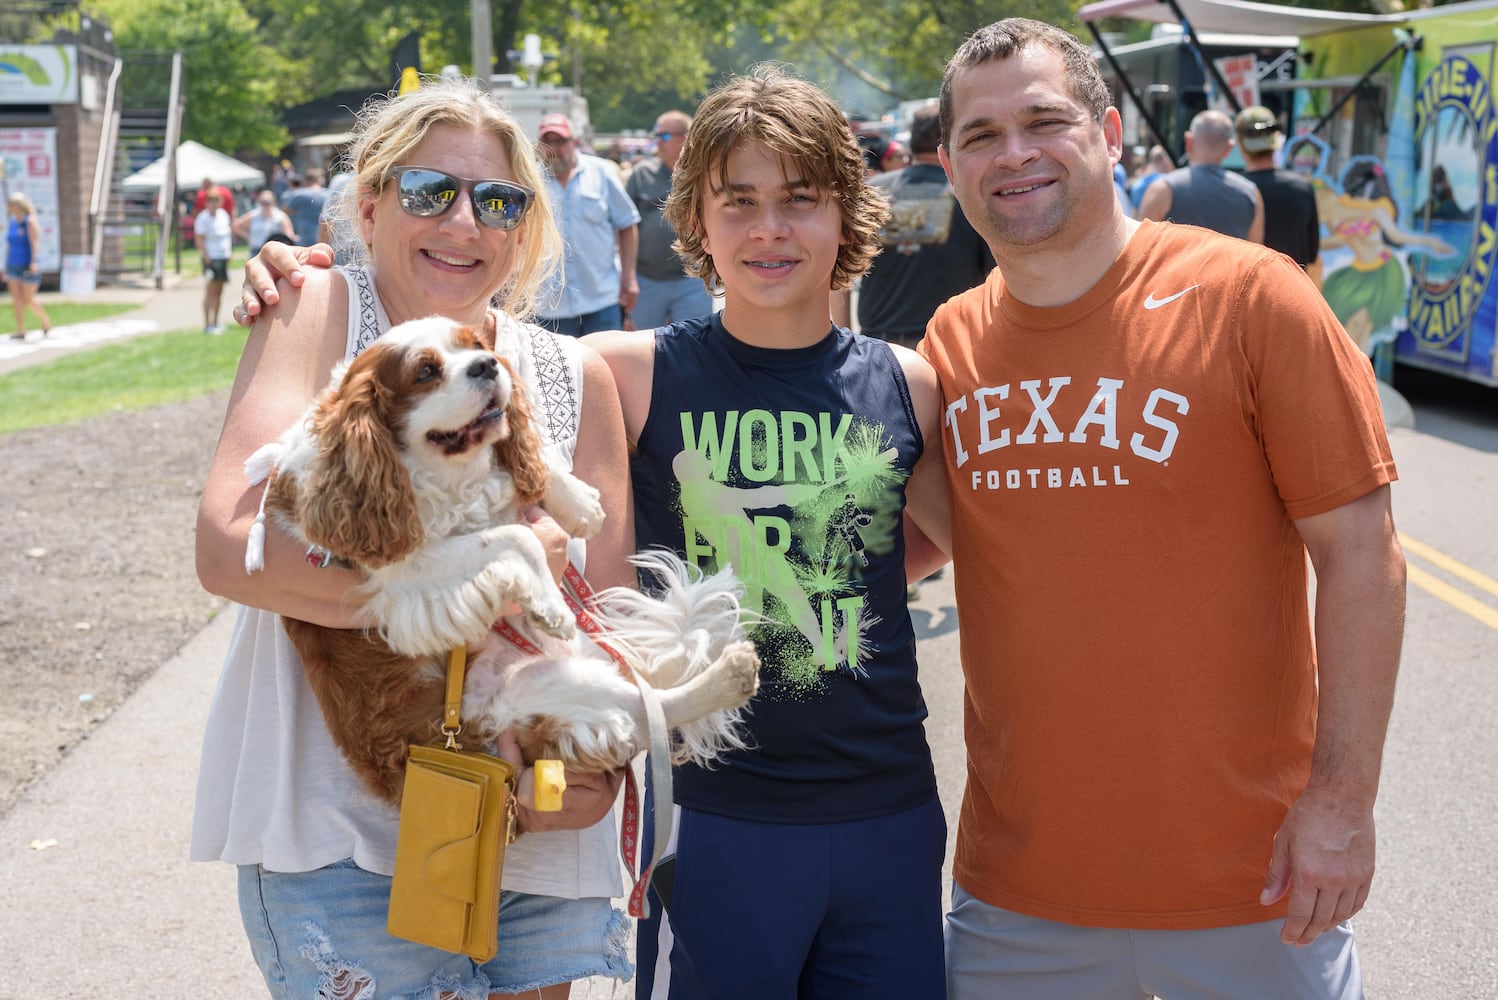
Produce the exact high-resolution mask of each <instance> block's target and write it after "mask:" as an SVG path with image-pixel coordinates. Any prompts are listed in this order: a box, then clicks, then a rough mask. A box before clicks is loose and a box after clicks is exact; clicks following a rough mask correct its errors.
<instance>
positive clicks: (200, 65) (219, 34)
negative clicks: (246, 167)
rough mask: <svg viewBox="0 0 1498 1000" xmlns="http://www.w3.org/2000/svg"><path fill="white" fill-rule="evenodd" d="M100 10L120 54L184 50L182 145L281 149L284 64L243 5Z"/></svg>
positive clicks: (169, 3) (110, 6) (101, 4)
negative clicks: (186, 142)
mask: <svg viewBox="0 0 1498 1000" xmlns="http://www.w3.org/2000/svg"><path fill="white" fill-rule="evenodd" d="M98 8H99V12H100V13H101V14H103V15H104V16H105V17H106V18H107V19H108V20H109V22H110V24H111V25H112V27H113V29H114V37H115V45H116V46H117V47H118V48H119V49H120V50H121V51H128V50H132V49H136V50H158V51H160V50H168V51H169V50H172V49H181V50H182V52H183V56H184V62H185V66H186V68H185V86H184V93H185V96H186V103H185V111H184V117H183V125H182V137H183V138H184V139H194V140H196V141H198V142H201V143H203V144H204V145H206V146H211V147H213V148H215V149H222V150H226V151H229V152H241V151H251V150H253V151H258V152H265V153H275V152H277V151H278V150H279V149H280V148H281V147H282V146H284V145H285V144H286V141H287V139H288V135H287V132H286V130H285V129H284V128H282V127H281V124H280V121H279V107H280V104H281V101H280V97H281V95H280V93H279V91H278V87H277V84H276V80H277V79H278V74H280V73H281V72H282V71H283V69H284V61H283V60H282V58H281V57H280V55H279V54H278V53H277V52H276V50H275V49H274V48H273V47H271V46H267V45H265V44H263V40H262V38H261V36H260V35H259V32H258V28H259V26H258V25H257V24H256V22H255V20H254V19H253V18H251V17H250V15H249V14H248V13H246V12H245V9H244V7H243V5H242V4H241V3H240V0H98ZM126 99H127V100H132V101H133V100H136V99H137V96H136V95H126ZM163 103H164V102H163Z"/></svg>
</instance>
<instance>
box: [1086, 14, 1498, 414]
mask: <svg viewBox="0 0 1498 1000" xmlns="http://www.w3.org/2000/svg"><path fill="white" fill-rule="evenodd" d="M1079 16H1080V17H1081V19H1082V20H1083V22H1084V23H1085V24H1087V25H1088V26H1089V28H1091V29H1092V30H1093V34H1094V38H1095V40H1096V42H1097V44H1098V46H1099V48H1100V50H1101V52H1100V55H1101V58H1102V60H1103V62H1104V63H1105V65H1110V56H1109V53H1110V52H1111V51H1112V47H1110V46H1109V44H1108V40H1107V38H1106V37H1105V35H1104V33H1103V32H1102V31H1101V30H1100V27H1099V23H1100V22H1102V23H1107V20H1106V19H1109V18H1127V19H1132V20H1138V21H1147V22H1155V23H1160V24H1169V25H1179V31H1180V38H1181V41H1182V44H1184V45H1187V46H1196V48H1197V50H1198V51H1200V42H1199V39H1200V38H1201V37H1202V36H1203V35H1204V34H1206V33H1211V34H1214V35H1218V34H1241V35H1253V36H1264V35H1266V34H1268V35H1272V36H1279V37H1288V38H1293V39H1294V41H1295V46H1294V52H1295V56H1294V58H1293V59H1292V60H1291V62H1292V63H1293V65H1294V74H1293V77H1290V78H1288V79H1287V78H1286V75H1285V73H1284V72H1283V67H1284V64H1283V63H1276V64H1273V65H1272V66H1266V65H1262V62H1263V61H1262V58H1261V59H1260V63H1261V65H1259V66H1256V67H1255V68H1254V71H1253V72H1254V76H1255V79H1254V80H1253V81H1251V83H1252V85H1251V86H1250V85H1246V84H1245V83H1244V81H1243V79H1242V74H1241V73H1240V74H1239V76H1238V77H1237V78H1235V79H1232V80H1230V79H1229V77H1228V75H1227V74H1226V73H1224V72H1223V71H1224V69H1228V70H1231V69H1232V68H1233V67H1232V66H1231V65H1230V64H1227V63H1225V62H1224V61H1223V60H1221V59H1218V60H1215V61H1214V60H1211V59H1205V58H1203V60H1202V65H1203V67H1204V73H1203V84H1202V86H1203V90H1204V93H1205V97H1206V102H1207V104H1206V106H1221V107H1222V108H1223V110H1226V111H1228V112H1229V113H1232V112H1236V111H1237V110H1239V109H1240V108H1241V107H1242V106H1243V105H1244V104H1246V103H1261V104H1264V105H1266V106H1268V107H1270V108H1272V109H1274V110H1276V111H1277V112H1280V113H1281V115H1282V119H1281V120H1282V121H1283V122H1284V123H1285V131H1286V135H1287V136H1288V137H1289V138H1288V140H1287V141H1286V143H1285V145H1284V148H1283V150H1282V155H1283V159H1284V165H1285V166H1286V167H1287V168H1290V169H1295V170H1299V171H1301V172H1303V173H1305V174H1306V175H1307V176H1308V177H1309V178H1310V179H1311V180H1312V183H1313V185H1314V186H1315V188H1316V192H1317V208H1318V212H1319V214H1320V217H1321V222H1322V244H1321V252H1322V266H1323V270H1324V283H1323V292H1324V293H1325V295H1326V297H1327V301H1328V302H1329V303H1331V305H1332V308H1333V310H1334V311H1335V312H1336V313H1337V315H1338V318H1339V319H1341V320H1342V323H1343V325H1344V326H1345V327H1346V328H1347V330H1348V333H1349V335H1351V336H1352V337H1353V338H1354V339H1355V340H1356V341H1357V342H1358V343H1359V344H1360V345H1362V346H1363V347H1364V349H1365V350H1367V351H1368V352H1369V353H1370V355H1372V356H1373V358H1374V360H1375V366H1376V367H1377V368H1378V370H1379V374H1380V376H1381V377H1383V378H1385V379H1388V378H1390V377H1391V374H1392V360H1398V361H1399V362H1402V363H1405V364H1409V365H1414V366H1417V367H1420V368H1427V369H1431V370H1435V371H1439V372H1444V373H1446V374H1449V375H1453V376H1456V377H1459V378H1465V379H1469V380H1471V381H1474V382H1480V383H1483V384H1486V385H1494V386H1498V356H1495V352H1494V329H1495V323H1498V283H1495V282H1494V281H1493V272H1494V269H1495V265H1498V109H1495V107H1494V102H1493V91H1492V80H1493V75H1494V72H1495V68H1498V67H1495V63H1494V58H1495V52H1498V0H1469V2H1464V3H1455V4H1450V5H1447V6H1444V7H1433V8H1427V9H1422V10H1417V11H1408V12H1402V13H1397V14H1381V15H1380V14H1349V13H1343V12H1338V11H1321V10H1310V9H1305V8H1295V7H1278V6H1272V5H1268V4H1262V3H1253V2H1247V0H1101V2H1098V3H1093V4H1090V5H1088V6H1086V7H1083V8H1082V10H1081V11H1080V12H1079ZM1115 71H1116V68H1115ZM1151 82H1152V81H1150V80H1137V79H1131V80H1130V81H1129V84H1128V85H1127V86H1123V85H1121V86H1120V87H1119V91H1120V99H1121V100H1128V101H1130V103H1133V101H1134V95H1139V96H1140V97H1141V98H1142V97H1143V94H1144V92H1145V89H1146V88H1148V87H1149V86H1150V84H1151ZM1247 98H1257V99H1254V100H1249V99H1247ZM1154 109H1155V106H1154V105H1152V104H1150V103H1148V102H1144V101H1141V102H1140V103H1138V104H1136V108H1135V110H1136V112H1137V113H1138V115H1139V116H1141V118H1147V117H1149V116H1150V115H1151V113H1152V111H1153V110H1154ZM1391 359H1392V360H1391Z"/></svg>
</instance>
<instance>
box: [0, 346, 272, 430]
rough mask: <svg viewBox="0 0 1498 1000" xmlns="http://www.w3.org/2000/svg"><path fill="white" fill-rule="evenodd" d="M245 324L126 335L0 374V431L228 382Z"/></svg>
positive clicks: (187, 394) (151, 402) (188, 394)
mask: <svg viewBox="0 0 1498 1000" xmlns="http://www.w3.org/2000/svg"><path fill="white" fill-rule="evenodd" d="M248 334H249V331H248V330H246V329H244V328H243V327H236V326H230V327H228V328H227V329H226V330H225V332H224V334H223V335H222V336H219V337H205V336H203V334H202V333H200V332H198V331H196V330H193V331H190V332H189V331H178V332H175V333H158V334H151V335H148V336H142V337H132V338H131V339H129V340H126V341H122V342H120V343H116V344H108V345H105V346H103V347H98V348H95V349H93V350H90V351H83V352H80V353H77V354H70V355H67V356H66V357H63V358H59V359H57V360H56V361H50V362H47V363H45V364H40V365H35V366H33V367H30V368H22V369H20V370H19V371H14V372H11V373H9V374H7V375H0V434H8V433H10V432H11V431H18V430H23V429H25V428H28V427H44V426H50V425H53V424H69V423H76V422H77V421H80V420H87V419H88V418H89V417H96V416H99V415H101V414H105V413H112V412H116V411H122V410H139V409H144V408H145V407H148V406H158V405H160V404H162V403H177V402H181V401H183V400H187V399H194V398H196V397H198V396H203V395H207V394H208V393H210V392H215V391H217V390H219V389H222V388H225V387H227V386H229V385H230V384H231V383H233V381H234V369H235V367H236V366H237V365H238V364H239V355H240V352H241V351H243V350H244V343H245V338H246V336H247V335H248Z"/></svg>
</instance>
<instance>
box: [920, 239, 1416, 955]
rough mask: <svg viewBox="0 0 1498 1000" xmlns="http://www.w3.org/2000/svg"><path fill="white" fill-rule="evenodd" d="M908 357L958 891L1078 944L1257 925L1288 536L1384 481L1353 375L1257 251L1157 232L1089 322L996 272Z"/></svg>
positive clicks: (1287, 710)
mask: <svg viewBox="0 0 1498 1000" xmlns="http://www.w3.org/2000/svg"><path fill="white" fill-rule="evenodd" d="M922 351H923V353H924V354H926V356H927V357H928V358H929V359H930V360H931V362H932V364H933V365H934V366H935V368H936V370H937V372H938V374H939V376H940V378H941V384H942V394H943V397H944V400H945V404H946V410H945V417H944V421H943V430H944V432H945V433H946V434H947V439H946V449H947V453H946V460H947V463H948V466H947V485H948V489H949V491H950V495H951V502H952V522H953V537H952V542H953V545H954V548H955V550H956V551H958V552H961V553H963V555H962V556H961V557H960V558H958V560H957V561H956V566H955V573H954V580H955V585H956V590H957V601H958V607H959V609H960V614H961V619H962V624H963V628H962V663H963V670H964V673H965V675H966V680H967V691H966V696H965V706H964V707H965V725H966V736H967V747H968V783H967V790H966V793H965V795H964V797H963V803H962V815H961V821H960V824H959V827H958V836H957V855H956V862H955V868H954V874H955V876H956V878H957V881H958V882H960V883H961V884H962V886H963V887H964V888H965V889H966V890H967V891H969V892H971V893H972V894H973V895H975V896H977V897H978V898H979V899H982V900H984V901H985V902H988V903H990V904H992V905H995V906H1000V907H1003V908H1005V909H1010V910H1015V911H1018V912H1021V913H1026V914H1030V915H1032V916H1037V917H1042V918H1045V919H1050V920H1059V921H1064V922H1067V923H1072V924H1081V925H1089V926H1104V927H1127V928H1197V927H1215V926H1227V925H1233V924H1243V923H1251V922H1255V921H1260V920H1270V919H1273V918H1275V917H1277V916H1281V915H1283V913H1284V907H1283V904H1281V905H1280V906H1277V907H1263V906H1260V905H1259V902H1258V895H1259V890H1260V889H1261V888H1262V886H1263V882H1264V875H1265V872H1266V871H1267V870H1268V866H1269V855H1270V849H1271V846H1272V842H1273V837H1274V833H1275V831H1276V830H1277V829H1278V827H1279V824H1280V822H1281V820H1282V819H1283V818H1284V815H1285V812H1286V810H1287V809H1288V808H1289V805H1290V803H1291V802H1292V801H1293V800H1294V799H1295V797H1296V796H1297V795H1298V794H1299V792H1300V790H1301V789H1302V788H1303V787H1304V785H1305V781H1306V777H1307V774H1308V772H1309V768H1310V757H1311V748H1312V742H1313V739H1314V735H1315V712H1316V669H1315V656H1314V652H1313V649H1312V641H1311V628H1310V622H1309V612H1308V607H1307V594H1306V576H1307V561H1306V555H1305V549H1304V547H1303V545H1302V543H1301V540H1300V536H1299V535H1298V534H1297V532H1296V529H1295V525H1294V523H1293V521H1292V518H1298V517H1305V516H1308V515H1313V514H1320V513H1324V512H1326V511H1329V510H1332V509H1334V508H1336V507H1338V506H1341V505H1342V504H1345V503H1347V502H1349V501H1352V500H1355V499H1357V498H1358V497H1360V496H1363V495H1364V494H1366V493H1368V492H1369V491H1371V490H1373V489H1375V488H1377V487H1379V486H1381V485H1383V484H1385V483H1388V482H1390V481H1392V480H1393V479H1394V478H1395V472H1394V464H1393V459H1392V457H1391V455H1390V452H1389V446H1388V441H1387V439H1386V437H1385V434H1384V428H1383V418H1382V411H1381V409H1380V405H1379V400H1378V393H1377V388H1376V385H1375V382H1374V379H1373V375H1372V371H1371V368H1370V366H1369V364H1368V360H1367V358H1365V357H1363V356H1362V354H1361V353H1359V352H1358V350H1357V349H1356V347H1355V346H1354V345H1353V343H1352V341H1351V340H1350V339H1349V338H1348V337H1347V335H1346V334H1345V333H1344V332H1343V331H1342V328H1341V327H1340V326H1339V325H1338V323H1337V321H1336V319H1335V318H1334V317H1333V316H1332V313H1331V310H1330V309H1328V308H1327V306H1326V303H1325V302H1324V301H1323V300H1322V298H1321V296H1320V294H1319V293H1318V292H1317V291H1316V289H1315V287H1314V286H1313V285H1312V284H1311V282H1310V281H1309V280H1308V279H1307V278H1306V276H1305V274H1304V273H1303V272H1302V271H1301V270H1300V268H1299V267H1297V266H1296V265H1295V264H1294V263H1292V262H1291V261H1290V260H1289V259H1288V258H1286V257H1283V256H1281V255H1279V254H1276V253H1273V252H1271V251H1267V250H1265V249H1264V248H1262V247H1259V246H1255V245H1252V244H1249V243H1244V242H1240V241H1238V240H1233V239H1229V238H1226V237H1222V236H1218V235H1216V234H1214V233H1210V232H1208V231H1206V230H1202V229H1196V228H1191V227H1184V226H1171V225H1156V224H1153V223H1145V224H1143V225H1142V226H1141V227H1140V228H1139V230H1138V232H1137V233H1136V234H1135V235H1134V237H1133V238H1132V239H1131V240H1130V242H1129V244H1128V245H1127V247H1126V248H1125V250H1124V252H1123V254H1122V256H1121V257H1120V258H1119V259H1118V260H1117V261H1116V262H1115V263H1114V265H1113V267H1112V268H1111V269H1110V270H1109V271H1108V272H1107V274H1105V275H1104V276H1103V277H1102V279H1101V280H1100V281H1098V283H1097V284H1096V285H1095V286H1094V287H1093V288H1092V289H1090V290H1089V291H1088V292H1087V293H1086V294H1085V295H1084V296H1082V297H1081V298H1080V299H1078V300H1077V301H1075V302H1072V303H1070V304H1067V305H1065V306H1060V307H1056V308H1044V309H1043V308H1035V307H1031V306H1027V305H1024V304H1023V303H1021V302H1019V301H1017V300H1015V299H1014V298H1013V297H1012V296H1009V295H1008V294H1006V292H1005V289H1004V282H1003V278H1002V276H1001V275H1000V274H999V272H998V271H994V272H993V274H992V275H990V277H989V279H988V281H987V282H986V283H985V284H984V285H982V286H980V287H978V288H975V289H973V290H972V291H970V292H968V293H966V294H964V295H962V296H959V297H958V298H955V299H953V300H951V301H950V302H948V303H947V304H946V305H945V306H943V307H942V308H941V309H940V310H939V311H938V312H937V314H936V316H935V318H934V319H933V320H932V323H931V327H930V329H929V331H928V334H927V337H926V340H925V342H924V344H923V346H922Z"/></svg>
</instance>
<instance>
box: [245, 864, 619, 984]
mask: <svg viewBox="0 0 1498 1000" xmlns="http://www.w3.org/2000/svg"><path fill="white" fill-rule="evenodd" d="M389 900H390V878H389V877H388V876H385V875H376V874H374V873H372V872H367V871H365V870H363V869H362V868H359V867H358V866H357V865H355V864H354V863H353V862H352V861H340V862H338V863H337V864H332V865H329V866H327V867H326V868H319V869H317V870H316V871H310V872H273V871H266V870H265V869H264V868H261V867H260V866H258V865H241V866H240V868H239V912H240V916H241V917H242V919H243V920H244V927H245V933H246V934H248V935H249V939H250V951H251V952H252V953H253V954H254V956H255V962H256V964H257V965H259V966H260V971H261V973H262V974H263V975H264V976H265V984H266V986H267V987H269V989H270V995H271V996H272V997H273V998H275V1000H307V998H308V997H328V998H338V1000H343V998H347V1000H355V998H360V1000H362V998H365V997H375V996H378V997H380V998H381V1000H385V998H387V997H388V998H390V1000H436V998H437V997H439V996H443V995H452V996H454V997H458V998H460V1000H483V998H484V997H487V996H488V994H489V993H490V992H495V993H518V992H521V991H524V990H534V989H537V988H540V987H545V986H553V985H555V984H557V983H565V982H569V981H571V980H574V979H583V978H586V977H588V976H608V977H612V978H614V979H628V978H630V977H631V976H633V975H634V965H633V964H632V963H631V962H630V961H629V956H628V955H627V954H626V947H627V941H628V933H629V928H628V923H627V918H626V917H625V916H624V914H623V913H621V912H619V911H618V910H615V909H614V907H613V902H612V900H609V899H560V898H557V897H555V896H532V895H529V894H527V893H519V892H503V893H501V894H500V903H499V907H500V908H499V952H498V953H497V954H496V955H495V956H494V958H492V959H491V960H489V961H488V962H485V963H484V964H483V965H479V964H477V963H475V962H474V961H473V960H471V959H470V958H468V956H466V955H453V954H450V953H448V952H445V951H441V950H440V949H436V948H429V947H427V946H426V945H422V944H416V943H415V942H412V941H406V940H403V939H401V938H395V937H391V936H390V935H389V934H387V933H385V914H386V908H387V904H388V903H389Z"/></svg>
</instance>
